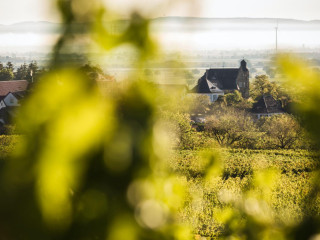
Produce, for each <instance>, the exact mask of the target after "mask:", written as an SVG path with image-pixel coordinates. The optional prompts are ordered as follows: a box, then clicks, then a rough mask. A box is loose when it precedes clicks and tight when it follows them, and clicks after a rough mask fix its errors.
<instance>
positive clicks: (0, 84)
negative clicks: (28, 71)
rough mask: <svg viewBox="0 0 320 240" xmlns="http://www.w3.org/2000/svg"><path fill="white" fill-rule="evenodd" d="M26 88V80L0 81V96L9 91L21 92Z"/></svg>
mask: <svg viewBox="0 0 320 240" xmlns="http://www.w3.org/2000/svg"><path fill="white" fill-rule="evenodd" d="M27 88H28V82H27V81H26V80H11V81H0V96H6V95H7V94H8V93H9V92H11V93H15V92H22V91H26V90H27Z"/></svg>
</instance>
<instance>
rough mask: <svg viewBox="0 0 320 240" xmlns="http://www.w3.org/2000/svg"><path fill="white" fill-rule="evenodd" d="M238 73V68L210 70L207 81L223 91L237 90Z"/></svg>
mask: <svg viewBox="0 0 320 240" xmlns="http://www.w3.org/2000/svg"><path fill="white" fill-rule="evenodd" d="M238 73H239V69H238V68H217V69H208V70H207V72H206V74H207V79H208V80H209V81H210V82H213V83H216V84H217V87H218V88H220V89H221V90H237V89H238V85H237V77H238Z"/></svg>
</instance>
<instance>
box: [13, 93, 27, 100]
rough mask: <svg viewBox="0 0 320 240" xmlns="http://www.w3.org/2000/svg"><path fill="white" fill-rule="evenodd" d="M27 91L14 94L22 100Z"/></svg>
mask: <svg viewBox="0 0 320 240" xmlns="http://www.w3.org/2000/svg"><path fill="white" fill-rule="evenodd" d="M26 93H27V92H26V91H21V92H14V93H12V95H13V96H15V98H16V99H18V100H20V99H22V98H24V97H25V96H26Z"/></svg>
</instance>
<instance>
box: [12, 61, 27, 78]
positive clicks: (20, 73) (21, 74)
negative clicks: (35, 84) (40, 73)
mask: <svg viewBox="0 0 320 240" xmlns="http://www.w3.org/2000/svg"><path fill="white" fill-rule="evenodd" d="M27 75H28V65H27V64H26V63H24V64H22V65H20V67H18V68H17V71H16V72H15V74H14V79H16V80H22V79H27Z"/></svg>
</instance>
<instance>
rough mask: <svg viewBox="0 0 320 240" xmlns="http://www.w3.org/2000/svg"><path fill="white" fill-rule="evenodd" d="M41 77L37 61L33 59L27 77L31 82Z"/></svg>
mask: <svg viewBox="0 0 320 240" xmlns="http://www.w3.org/2000/svg"><path fill="white" fill-rule="evenodd" d="M38 77H39V67H38V63H37V61H32V62H31V63H30V64H29V66H28V73H27V76H26V79H27V80H28V81H29V82H34V81H37V79H38Z"/></svg>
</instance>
